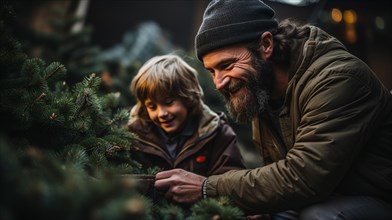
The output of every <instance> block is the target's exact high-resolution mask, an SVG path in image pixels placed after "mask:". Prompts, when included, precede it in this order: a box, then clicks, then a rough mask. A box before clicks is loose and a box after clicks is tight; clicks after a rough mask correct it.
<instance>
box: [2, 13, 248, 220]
mask: <svg viewBox="0 0 392 220" xmlns="http://www.w3.org/2000/svg"><path fill="white" fill-rule="evenodd" d="M0 12H1V14H0V15H1V16H0V17H1V21H0V28H1V29H0V31H1V34H0V42H1V47H0V68H1V69H2V71H4V72H2V74H1V78H0V120H1V122H2V123H1V124H0V194H1V197H0V219H5V220H8V219H10V220H11V219H60V220H61V219H64V220H65V219H72V220H78V219H80V220H86V219H98V220H100V219H111V220H112V219H115V220H117V219H118V220H122V219H124V220H125V219H187V218H191V219H202V218H204V217H206V216H207V217H211V216H213V217H219V219H240V218H242V213H241V211H238V208H236V207H235V206H233V205H232V204H231V203H230V202H229V200H225V201H226V202H224V203H222V202H220V200H217V199H209V200H203V201H202V202H201V203H198V204H195V206H192V207H186V206H180V205H179V204H171V203H170V202H168V201H167V200H165V198H164V196H163V194H162V193H160V192H156V191H155V190H154V188H153V187H152V186H153V183H154V182H153V181H154V174H155V173H156V172H157V171H158V170H159V168H157V167H142V166H141V165H140V163H138V162H137V161H134V160H132V159H130V158H131V157H130V151H129V147H130V146H131V145H132V144H133V141H134V136H133V134H132V133H130V132H128V131H127V130H126V129H125V127H124V123H125V122H126V121H127V120H128V117H129V112H128V110H127V109H122V108H119V107H118V103H119V96H118V94H116V93H108V94H105V95H100V94H99V93H98V90H99V86H100V84H101V78H100V77H98V76H97V75H96V74H94V73H91V74H89V75H88V76H86V77H85V78H84V79H83V80H82V81H80V82H77V83H76V84H74V85H68V84H67V82H66V80H65V79H66V74H67V69H66V67H65V66H64V65H63V64H61V63H59V62H52V63H50V64H46V62H45V61H44V60H42V59H39V58H29V57H28V56H27V55H26V54H25V53H24V52H23V50H22V48H23V47H22V45H21V44H20V43H19V42H18V41H16V40H14V39H13V38H12V35H11V33H10V32H9V31H8V29H7V28H6V27H7V25H9V22H10V20H12V17H13V16H14V15H13V14H12V10H11V8H10V7H8V6H7V7H2V8H1V11H0ZM221 201H223V200H221Z"/></svg>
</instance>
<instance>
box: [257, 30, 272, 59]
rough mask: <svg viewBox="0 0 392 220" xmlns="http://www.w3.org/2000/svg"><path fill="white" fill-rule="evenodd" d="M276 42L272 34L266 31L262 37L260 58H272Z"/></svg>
mask: <svg viewBox="0 0 392 220" xmlns="http://www.w3.org/2000/svg"><path fill="white" fill-rule="evenodd" d="M273 49H274V41H273V37H272V34H271V32H269V31H266V32H264V33H263V34H262V35H261V36H260V56H261V58H263V59H268V58H270V57H271V56H272V51H273Z"/></svg>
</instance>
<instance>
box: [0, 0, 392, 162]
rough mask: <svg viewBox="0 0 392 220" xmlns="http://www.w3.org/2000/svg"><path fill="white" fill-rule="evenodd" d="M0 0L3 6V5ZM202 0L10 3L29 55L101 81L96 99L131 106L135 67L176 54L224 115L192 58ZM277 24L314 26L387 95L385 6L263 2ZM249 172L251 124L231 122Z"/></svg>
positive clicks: (391, 51) (348, 1) (72, 77)
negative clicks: (105, 96)
mask: <svg viewBox="0 0 392 220" xmlns="http://www.w3.org/2000/svg"><path fill="white" fill-rule="evenodd" d="M4 2H6V1H3V0H2V1H1V4H2V7H3V4H4ZM208 2H209V1H208V0H34V1H31V0H13V1H8V2H7V3H9V4H11V5H12V6H13V8H14V10H15V18H16V20H15V23H14V25H13V30H12V31H13V34H14V36H15V37H16V38H17V39H18V40H19V41H21V43H22V44H23V45H24V50H25V51H26V53H28V54H29V55H30V56H33V57H40V58H43V59H45V60H46V61H47V62H48V63H49V62H52V61H59V62H61V63H63V64H64V65H65V66H66V67H67V69H68V81H69V82H70V83H72V82H78V81H80V80H81V79H83V78H84V77H85V76H86V75H88V74H90V73H96V74H97V75H99V76H100V77H102V82H103V85H102V88H101V91H102V93H105V92H106V93H107V92H116V93H118V94H119V95H120V96H121V100H122V101H121V104H122V106H125V107H131V106H132V105H133V104H134V99H133V97H132V96H131V94H130V91H129V89H128V86H129V83H130V81H131V79H132V77H133V76H134V75H135V73H136V72H137V70H138V68H139V67H140V66H141V65H142V64H143V63H144V62H145V61H146V60H147V59H149V58H151V57H152V56H156V55H161V54H166V53H171V52H176V53H178V54H181V55H182V56H183V57H184V59H185V60H186V61H188V62H189V63H190V64H191V65H192V66H193V67H194V68H196V69H197V70H198V71H199V78H200V83H201V84H202V87H203V89H204V91H205V102H206V103H207V104H208V105H210V106H211V107H212V108H213V109H214V110H217V111H225V109H224V107H223V103H222V99H221V97H220V96H219V94H218V93H217V91H215V87H214V86H213V84H212V81H211V79H210V74H209V73H207V72H206V71H205V70H204V69H203V67H202V65H201V63H200V62H199V61H198V60H196V59H195V56H194V36H195V34H196V32H197V29H198V26H199V25H200V23H201V19H202V14H203V11H204V9H205V7H206V6H207V4H208ZM264 2H265V3H267V4H269V5H270V6H271V7H272V8H274V9H275V11H276V18H277V19H278V20H282V19H285V18H296V19H298V20H300V21H302V22H307V23H312V24H315V25H317V26H319V27H321V28H323V29H324V30H325V31H327V32H329V33H330V34H332V35H334V36H335V37H337V38H338V39H339V40H341V41H342V42H343V43H344V44H345V45H346V47H347V48H348V50H349V51H351V52H352V53H353V54H355V55H356V56H358V57H359V58H360V59H362V60H363V61H365V62H366V63H368V64H369V66H370V67H371V68H372V69H373V70H374V71H375V73H376V74H377V75H378V76H379V78H380V80H381V81H382V82H383V83H384V85H385V86H386V87H387V88H388V89H389V90H392V62H391V61H392V59H391V58H392V43H391V39H392V36H391V33H392V30H391V28H392V27H391V22H392V19H391V13H390V7H388V6H387V3H388V2H387V1H377V0H373V1H354V0H328V1H326V0H275V1H272V0H271V1H267V0H265V1H264ZM232 125H233V127H234V129H235V130H236V132H237V133H238V136H239V140H240V142H241V146H242V153H243V155H244V157H245V159H246V161H247V164H248V166H249V167H255V166H257V165H258V160H257V154H256V153H255V151H254V149H253V145H252V141H251V132H250V126H249V125H239V124H235V123H234V122H232Z"/></svg>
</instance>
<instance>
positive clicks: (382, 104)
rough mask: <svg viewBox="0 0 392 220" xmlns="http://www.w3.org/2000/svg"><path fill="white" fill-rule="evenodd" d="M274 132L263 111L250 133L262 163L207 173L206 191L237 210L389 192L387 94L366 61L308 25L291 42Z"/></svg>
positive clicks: (391, 150)
mask: <svg viewBox="0 0 392 220" xmlns="http://www.w3.org/2000/svg"><path fill="white" fill-rule="evenodd" d="M295 45H297V46H296V48H294V49H293V51H292V58H294V60H293V62H292V63H291V64H290V65H291V66H290V71H291V72H290V73H289V74H290V75H289V76H290V81H289V86H288V89H287V91H286V96H285V101H284V105H283V109H282V111H281V112H280V115H279V122H280V129H281V130H280V132H279V130H276V129H274V128H272V126H270V125H271V124H272V123H271V122H270V120H269V119H268V117H266V116H265V115H264V116H263V117H259V118H257V119H255V120H254V121H253V123H252V125H253V139H254V142H255V144H256V146H257V148H258V151H259V153H260V155H261V158H262V163H263V166H262V167H260V168H256V169H252V170H241V171H229V172H227V173H225V174H223V175H215V176H211V177H209V178H208V182H207V185H206V189H207V195H208V196H217V195H229V196H230V197H231V198H232V199H233V200H234V201H235V202H236V203H238V204H239V205H240V206H242V207H243V208H244V209H248V210H251V211H256V212H275V211H282V210H287V209H297V208H301V207H304V206H306V205H308V204H310V203H314V202H317V201H320V200H323V199H325V198H326V197H328V196H330V195H334V194H344V195H370V196H375V197H379V198H383V199H385V200H389V201H391V198H392V114H391V113H392V96H391V94H390V93H389V92H388V91H387V89H386V88H385V87H383V86H382V85H381V83H380V81H379V80H378V79H377V77H376V76H375V74H374V73H373V72H372V70H370V69H369V67H368V66H367V65H366V64H365V63H363V62H362V61H361V60H359V59H358V58H356V57H355V56H353V55H351V54H350V53H348V52H347V50H346V49H345V47H344V46H343V45H342V44H341V43H340V42H339V41H338V40H337V39H335V38H333V37H331V36H330V35H328V34H327V33H325V32H324V31H322V30H321V29H319V28H317V27H314V26H311V27H310V36H309V38H308V39H305V40H303V41H299V42H296V44H295Z"/></svg>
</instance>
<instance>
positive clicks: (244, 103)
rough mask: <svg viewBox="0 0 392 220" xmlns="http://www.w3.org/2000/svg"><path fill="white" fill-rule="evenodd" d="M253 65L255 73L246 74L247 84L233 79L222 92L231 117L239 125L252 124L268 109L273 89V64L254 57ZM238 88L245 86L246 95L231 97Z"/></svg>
mask: <svg viewBox="0 0 392 220" xmlns="http://www.w3.org/2000/svg"><path fill="white" fill-rule="evenodd" d="M252 65H253V69H254V70H255V73H251V72H248V73H246V75H245V77H246V78H247V81H246V82H245V81H243V80H238V79H231V80H230V82H229V85H227V87H226V88H225V89H223V90H222V91H221V93H222V95H223V97H224V98H225V105H226V108H227V110H228V112H229V115H230V117H232V118H233V119H234V120H235V121H236V122H239V123H246V122H250V121H252V120H253V119H254V118H255V117H256V116H258V115H259V114H261V113H263V112H264V111H265V110H266V109H267V106H268V102H269V94H270V92H271V90H272V87H273V82H274V76H273V70H272V65H271V62H269V61H264V60H262V59H259V58H257V57H255V56H254V57H253V63H252ZM237 86H245V94H243V95H241V96H240V97H231V96H230V92H229V91H231V88H235V87H237Z"/></svg>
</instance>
